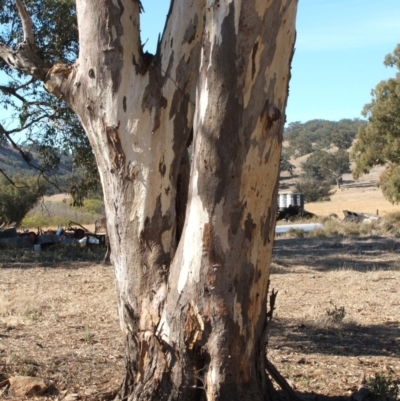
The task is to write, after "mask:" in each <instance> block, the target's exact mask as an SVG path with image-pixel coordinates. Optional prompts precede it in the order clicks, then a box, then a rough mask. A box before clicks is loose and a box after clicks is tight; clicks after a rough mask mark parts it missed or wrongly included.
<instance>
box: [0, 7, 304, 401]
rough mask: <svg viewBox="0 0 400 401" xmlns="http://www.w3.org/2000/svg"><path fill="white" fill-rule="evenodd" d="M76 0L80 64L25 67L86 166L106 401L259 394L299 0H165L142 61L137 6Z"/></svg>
mask: <svg viewBox="0 0 400 401" xmlns="http://www.w3.org/2000/svg"><path fill="white" fill-rule="evenodd" d="M17 3H18V4H20V1H19V0H17ZM20 6H21V4H20ZM76 6H77V14H78V26H79V40H80V52H79V59H78V60H77V61H76V62H75V63H74V64H73V65H71V66H66V65H61V64H56V65H54V66H45V64H42V62H41V63H39V62H38V61H37V60H35V59H34V58H33V59H32V60H31V64H33V65H34V67H35V68H34V69H33V70H34V71H35V74H36V75H35V76H38V77H42V79H43V81H44V84H45V88H46V89H47V90H48V91H49V92H51V93H53V94H54V95H55V96H58V97H60V98H62V99H64V100H65V101H67V102H68V104H69V105H70V106H71V107H72V109H73V110H74V111H75V112H76V113H77V115H78V116H79V119H80V121H81V122H82V125H83V127H84V129H85V131H86V133H87V135H88V137H89V139H90V142H91V144H92V147H93V151H94V153H95V156H96V160H97V163H98V166H99V171H100V177H101V180H102V184H103V190H104V196H105V207H106V215H107V225H108V227H107V228H108V233H109V237H110V246H111V253H112V263H113V265H114V268H115V285H116V290H117V299H118V310H119V318H120V324H121V329H122V331H123V333H124V335H125V338H126V376H125V379H124V381H123V384H122V386H121V389H120V398H121V399H128V400H157V401H159V400H182V401H186V400H193V401H195V400H207V401H216V400H241V401H243V400H267V399H270V397H271V394H270V392H269V391H268V388H269V387H268V380H267V376H266V373H265V335H266V321H267V316H266V313H267V311H266V303H267V287H268V280H269V273H270V260H271V253H272V246H273V239H274V227H275V216H276V197H277V190H278V174H279V163H280V152H281V142H282V131H283V125H284V122H285V107H286V101H287V94H288V84H289V78H290V62H291V58H292V54H293V44H294V38H295V28H294V22H295V14H296V7H297V0H221V1H219V0H213V1H211V0H197V1H189V0H173V1H172V2H171V8H170V11H169V15H168V19H167V23H166V26H165V30H164V33H163V35H162V38H161V40H160V42H159V44H158V49H157V52H156V54H155V55H154V56H153V55H149V54H147V53H143V51H142V46H141V42H140V29H139V12H140V8H141V5H140V2H139V1H138V0H76ZM20 8H21V7H20ZM20 15H21V18H24V16H23V13H22V12H21V10H20ZM25 31H26V32H27V37H28V38H29V37H30V36H31V35H30V34H29V32H28V31H29V29H28V30H25ZM31 42H32V43H33V41H29V40H27V41H26V43H27V46H26V47H28V48H29V49H30V51H29V52H25V53H24V54H22V53H21V57H20V59H21V60H25V59H26V57H27V56H26V54H28V55H29V54H30V53H31V52H34V45H33V44H32V43H31ZM6 50H7V49H6ZM6 50H4V49H3V48H0V55H2V56H3V54H2V53H1V52H2V51H3V52H4V51H6ZM13 57H14V58H18V52H14V53H13ZM24 57H25V58H24ZM3 58H4V57H3ZM13 60H14V59H13ZM18 60H19V59H18ZM13 62H14V64H15V60H14V61H13ZM21 63H22V62H20V64H21ZM22 64H23V63H22ZM31 64H29V66H27V67H26V69H25V70H24V69H23V68H21V67H19V68H20V69H22V70H24V71H25V72H27V71H28V68H29V71H32V65H31ZM38 71H39V73H38ZM28 73H29V72H28ZM30 73H32V72H30ZM192 138H193V153H192V158H191V172H190V179H188V170H187V168H186V167H188V166H189V162H188V157H187V147H188V146H189V144H190V143H191V140H192Z"/></svg>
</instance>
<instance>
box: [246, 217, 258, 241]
mask: <svg viewBox="0 0 400 401" xmlns="http://www.w3.org/2000/svg"><path fill="white" fill-rule="evenodd" d="M255 228H256V225H255V224H254V222H253V218H252V217H251V214H250V213H248V214H247V219H246V221H245V223H244V234H245V237H246V239H247V240H248V241H250V242H251V240H252V239H253V230H254V229H255Z"/></svg>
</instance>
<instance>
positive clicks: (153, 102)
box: [142, 52, 174, 133]
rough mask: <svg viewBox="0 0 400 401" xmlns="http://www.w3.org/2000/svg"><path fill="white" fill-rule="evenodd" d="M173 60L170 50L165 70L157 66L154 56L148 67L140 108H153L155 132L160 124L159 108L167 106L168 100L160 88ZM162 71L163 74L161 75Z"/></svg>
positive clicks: (157, 60)
mask: <svg viewBox="0 0 400 401" xmlns="http://www.w3.org/2000/svg"><path fill="white" fill-rule="evenodd" d="M173 62H174V53H173V52H171V56H170V58H169V65H168V68H167V71H165V72H163V71H162V70H161V68H160V66H159V63H160V60H159V59H158V58H157V57H156V59H155V62H154V63H152V65H151V68H150V69H149V84H148V85H147V87H146V89H145V91H144V94H143V98H142V110H143V111H145V110H149V112H151V111H152V110H153V109H154V120H153V128H152V132H153V133H154V132H156V131H157V130H158V129H159V128H160V125H161V109H165V108H166V107H167V106H168V100H167V98H165V97H164V96H163V93H162V89H163V86H164V84H165V81H166V80H167V79H168V77H169V74H170V71H171V68H172V65H173ZM163 73H164V74H165V75H163Z"/></svg>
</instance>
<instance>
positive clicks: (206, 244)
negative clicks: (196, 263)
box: [203, 222, 217, 265]
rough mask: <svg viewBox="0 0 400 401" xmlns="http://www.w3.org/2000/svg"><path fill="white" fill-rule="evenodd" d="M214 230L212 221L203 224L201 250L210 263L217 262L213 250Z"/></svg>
mask: <svg viewBox="0 0 400 401" xmlns="http://www.w3.org/2000/svg"><path fill="white" fill-rule="evenodd" d="M214 243H215V232H214V227H213V225H212V223H211V222H210V223H207V224H205V225H204V230H203V252H204V254H205V255H207V256H208V260H209V261H210V264H211V265H213V264H214V263H216V262H217V255H216V251H215V246H214Z"/></svg>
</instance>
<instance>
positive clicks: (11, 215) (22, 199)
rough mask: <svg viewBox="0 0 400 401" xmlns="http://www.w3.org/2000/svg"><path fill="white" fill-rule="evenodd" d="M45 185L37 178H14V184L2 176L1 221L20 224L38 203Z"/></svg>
mask: <svg viewBox="0 0 400 401" xmlns="http://www.w3.org/2000/svg"><path fill="white" fill-rule="evenodd" d="M42 190H43V187H40V186H39V185H38V181H37V180H35V179H22V178H21V177H15V178H14V184H12V183H11V182H9V181H8V180H7V179H6V178H5V177H4V176H0V222H5V223H7V224H9V223H12V222H15V223H17V224H18V225H19V224H20V223H21V221H22V219H23V218H24V217H25V215H26V214H27V213H28V212H29V210H30V209H31V208H32V207H33V206H35V204H37V203H38V201H39V199H40V197H41V194H42Z"/></svg>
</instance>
